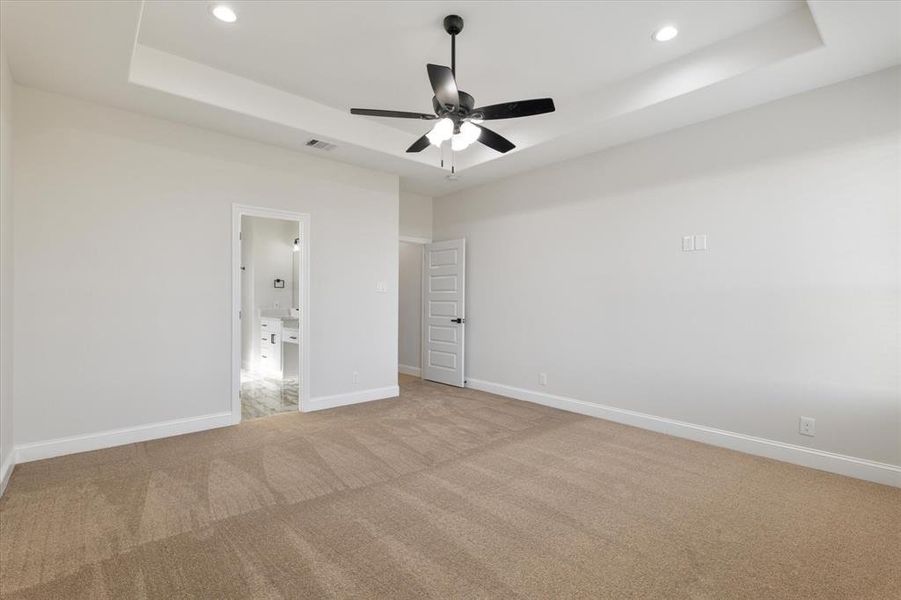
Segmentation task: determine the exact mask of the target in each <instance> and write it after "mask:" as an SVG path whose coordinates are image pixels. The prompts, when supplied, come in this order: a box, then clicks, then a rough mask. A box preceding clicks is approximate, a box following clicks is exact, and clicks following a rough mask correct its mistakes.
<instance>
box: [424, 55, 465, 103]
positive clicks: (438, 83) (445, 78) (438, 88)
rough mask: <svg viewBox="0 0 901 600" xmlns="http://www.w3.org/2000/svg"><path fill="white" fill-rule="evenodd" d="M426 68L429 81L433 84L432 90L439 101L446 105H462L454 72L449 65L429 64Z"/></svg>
mask: <svg viewBox="0 0 901 600" xmlns="http://www.w3.org/2000/svg"><path fill="white" fill-rule="evenodd" d="M425 68H426V70H428V72H429V83H431V84H432V91H434V92H435V97H436V98H438V102H440V103H441V104H443V105H444V106H445V107H452V108H456V107H458V106H460V92H459V91H457V82H456V80H455V79H454V72H453V71H451V70H450V68H449V67H444V66H442V65H432V64H428V65H426V66H425Z"/></svg>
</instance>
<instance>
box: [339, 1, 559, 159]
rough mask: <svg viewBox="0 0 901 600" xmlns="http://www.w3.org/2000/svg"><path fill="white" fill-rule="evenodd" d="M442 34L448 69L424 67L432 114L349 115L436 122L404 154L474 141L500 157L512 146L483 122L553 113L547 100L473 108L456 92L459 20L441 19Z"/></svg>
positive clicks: (458, 147)
mask: <svg viewBox="0 0 901 600" xmlns="http://www.w3.org/2000/svg"><path fill="white" fill-rule="evenodd" d="M444 30H445V31H446V32H447V33H448V34H449V35H450V36H451V66H450V67H446V66H443V65H434V64H428V65H426V71H427V72H428V75H429V83H431V85H432V91H433V93H434V96H432V109H433V110H434V111H435V114H428V113H417V112H406V111H397V110H379V109H370V108H352V109H350V112H351V114H354V115H366V116H372V117H390V118H395V119H421V120H424V121H433V120H438V121H439V122H438V124H436V125H435V127H433V128H432V130H431V131H429V132H428V133H426V134H425V135H423V136H422V137H421V138H419V139H418V140H416V141H415V142H413V145H411V146H410V147H409V148H407V152H422V151H423V150H425V149H426V148H428V147H429V144H434V145H436V146H440V145H441V144H442V143H444V142H445V141H447V140H448V139H450V140H451V141H452V142H453V143H452V144H451V146H452V149H453V150H462V149H464V148H466V147H467V146H469V144H471V143H472V142H475V141H478V142H481V143H482V144H484V145H486V146H488V147H489V148H492V149H493V150H496V151H498V152H501V153H505V152H509V151H510V150H512V149H513V148H515V147H516V146H515V145H514V144H513V143H512V142H511V141H510V140H508V139H506V138H504V137H503V136H502V135H500V134H498V133H495V132H494V131H491V130H490V129H488V128H487V127H483V126H482V125H481V123H482V122H483V121H490V120H496V119H515V118H518V117H528V116H532V115H540V114H545V113H549V112H554V101H553V100H552V99H550V98H538V99H534V100H520V101H518V102H504V103H502V104H492V105H490V106H480V107H476V106H475V99H474V98H473V97H472V96H471V95H469V94H467V93H466V92H464V91H462V90H460V89H458V88H457V35H458V34H459V33H460V32H461V31H463V18H462V17H460V16H459V15H448V16H446V17H444Z"/></svg>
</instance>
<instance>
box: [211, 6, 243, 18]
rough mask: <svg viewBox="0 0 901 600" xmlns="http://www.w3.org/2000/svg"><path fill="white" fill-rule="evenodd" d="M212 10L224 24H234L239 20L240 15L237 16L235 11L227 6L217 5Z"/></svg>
mask: <svg viewBox="0 0 901 600" xmlns="http://www.w3.org/2000/svg"><path fill="white" fill-rule="evenodd" d="M211 10H212V11H213V16H214V17H216V18H217V19H219V20H220V21H222V22H223V23H234V22H235V21H237V20H238V15H236V14H235V11H233V10H232V9H231V7H229V6H226V5H225V4H215V5H213V8H212V9H211Z"/></svg>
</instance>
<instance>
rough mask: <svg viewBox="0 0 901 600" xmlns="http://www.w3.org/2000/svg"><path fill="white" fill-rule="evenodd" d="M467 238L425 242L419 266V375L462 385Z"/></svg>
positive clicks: (463, 379) (432, 379)
mask: <svg viewBox="0 0 901 600" xmlns="http://www.w3.org/2000/svg"><path fill="white" fill-rule="evenodd" d="M465 271H466V240H450V241H447V242H435V243H434V244H426V245H425V251H424V252H423V265H422V378H423V379H428V380H430V381H438V382H440V383H447V384H449V385H456V386H459V387H463V384H464V382H465V378H464V371H463V332H464V329H465V327H466V325H465V322H466V306H465V285H464V275H465Z"/></svg>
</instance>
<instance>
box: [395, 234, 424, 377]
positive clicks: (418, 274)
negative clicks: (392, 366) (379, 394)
mask: <svg viewBox="0 0 901 600" xmlns="http://www.w3.org/2000/svg"><path fill="white" fill-rule="evenodd" d="M427 242H428V240H424V239H419V238H410V237H402V238H401V241H400V251H399V257H400V265H399V268H398V303H397V304H398V318H397V333H398V339H397V370H398V372H399V374H400V379H401V380H402V381H403V379H404V376H409V377H419V376H420V374H421V368H420V367H421V355H422V350H421V349H422V250H423V245H424V244H426V243H427Z"/></svg>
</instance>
